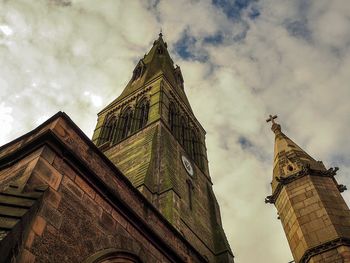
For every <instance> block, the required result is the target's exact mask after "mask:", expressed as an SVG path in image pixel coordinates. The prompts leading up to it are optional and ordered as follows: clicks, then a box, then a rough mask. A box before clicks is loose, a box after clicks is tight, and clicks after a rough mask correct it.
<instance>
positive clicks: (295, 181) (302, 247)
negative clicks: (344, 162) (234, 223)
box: [265, 115, 350, 263]
mask: <svg viewBox="0 0 350 263" xmlns="http://www.w3.org/2000/svg"><path fill="white" fill-rule="evenodd" d="M275 118H277V116H273V117H272V116H271V115H270V118H269V119H268V120H267V121H272V128H271V129H272V131H273V132H274V133H275V149H274V162H273V178H272V183H271V186H272V195H270V196H268V197H266V199H265V202H266V203H271V204H275V206H276V208H277V211H278V215H279V219H280V220H281V222H282V226H283V229H284V231H285V233H286V236H287V239H288V242H289V246H290V248H291V251H292V254H293V257H294V260H295V262H296V263H306V262H310V263H321V262H322V263H342V262H350V210H349V208H348V206H347V204H346V203H345V201H344V199H343V197H342V196H341V194H340V193H341V192H343V191H344V190H346V187H345V186H344V185H340V184H338V183H337V181H336V180H335V178H334V176H335V174H336V171H337V170H338V168H330V169H328V170H327V169H326V168H325V166H324V165H323V163H322V162H321V161H316V160H314V159H313V158H312V157H311V156H310V155H308V154H307V153H306V152H305V151H304V150H302V149H301V148H300V147H299V146H298V145H297V144H296V143H294V142H293V141H292V140H291V139H289V138H288V137H287V136H286V135H285V134H283V133H282V131H281V126H280V125H279V124H277V123H275V122H274V119H275Z"/></svg>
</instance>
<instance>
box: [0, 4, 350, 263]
mask: <svg viewBox="0 0 350 263" xmlns="http://www.w3.org/2000/svg"><path fill="white" fill-rule="evenodd" d="M156 2H157V1H155V2H153V4H154V3H156ZM58 3H61V5H58ZM69 3H70V2H69V1H58V0H56V1H53V0H50V1H44V0H38V1H21V0H13V1H3V2H1V3H0V17H1V18H0V57H1V58H2V59H1V60H0V68H1V71H0V100H1V104H0V121H1V122H2V123H4V127H5V128H3V129H1V132H2V133H1V134H0V138H1V141H0V143H5V142H7V141H9V140H10V139H14V138H15V137H17V136H19V135H21V134H23V133H25V132H27V131H29V130H31V129H32V128H34V126H36V125H37V122H38V120H39V121H42V120H43V119H46V117H48V116H51V115H52V114H54V113H55V112H57V111H59V110H63V111H66V112H67V113H68V114H69V115H70V116H71V117H72V119H73V120H74V121H75V122H76V123H77V124H78V125H79V126H80V127H81V128H82V129H83V130H84V131H85V132H86V133H87V134H88V135H89V136H91V134H92V131H93V129H94V125H95V122H96V113H97V112H98V111H99V110H100V109H101V108H102V107H103V105H106V104H107V103H109V102H110V101H112V100H113V99H114V98H115V97H116V96H118V95H119V94H120V92H121V91H122V89H123V87H124V86H125V84H126V83H127V81H128V80H129V78H130V77H131V73H132V70H133V67H134V66H135V64H136V62H137V61H138V59H140V58H142V57H143V54H144V53H145V52H147V51H148V49H149V48H150V46H151V44H152V42H153V40H154V38H155V37H156V36H157V33H158V32H159V30H160V28H161V27H162V28H163V33H164V35H165V40H166V41H167V42H168V44H169V50H170V51H171V52H172V55H173V58H174V61H175V63H177V64H179V65H180V66H181V69H182V71H183V75H184V79H185V90H186V92H187V94H188V97H189V100H190V103H191V105H192V108H193V110H194V112H195V114H196V116H197V117H198V119H199V121H200V122H201V123H202V125H203V126H204V128H205V129H206V130H207V132H208V134H207V147H208V155H209V161H210V167H211V176H212V178H213V181H214V187H215V191H216V193H217V196H218V199H219V203H220V204H221V210H222V217H223V222H224V227H225V230H226V234H227V236H228V239H229V241H230V243H231V245H232V248H233V250H234V251H235V253H236V258H237V261H239V262H242V263H244V262H247V263H248V262H258V261H261V260H263V261H264V262H271V263H280V262H288V261H289V260H291V259H292V257H291V255H290V252H289V248H288V244H287V241H286V238H285V236H284V233H283V231H282V227H281V224H280V222H278V220H277V219H276V210H275V209H274V208H273V206H267V205H265V204H264V202H263V200H264V198H265V196H266V195H268V194H270V187H269V182H270V180H271V173H272V164H271V163H272V151H273V134H272V133H271V132H270V131H269V127H268V126H267V125H266V124H265V118H266V117H267V114H270V113H276V114H278V115H279V117H280V118H279V119H280V120H279V121H280V122H281V124H282V127H283V129H284V130H285V131H286V133H287V134H288V135H290V137H292V138H293V139H295V141H296V142H297V143H299V144H300V145H301V146H302V147H304V148H305V149H306V150H307V151H308V152H309V153H310V154H311V155H313V156H314V157H315V158H317V159H322V160H323V161H325V163H326V164H327V165H328V166H330V165H338V166H340V168H341V170H340V172H339V173H340V175H339V181H340V183H343V184H348V185H349V184H350V179H349V178H348V177H347V176H346V174H347V172H348V171H350V159H349V157H348V156H349V155H350V146H349V145H350V141H349V140H350V139H349V138H350V137H349V136H348V134H349V127H350V118H349V117H348V115H349V112H350V106H349V105H350V104H349V103H348V98H349V97H350V96H349V95H350V89H349V83H350V74H349V68H350V55H349V54H350V52H349V46H350V23H349V14H350V6H349V5H348V3H347V0H334V1H326V0H319V1H311V2H310V3H305V1H278V0H265V1H259V2H257V3H254V5H255V8H257V9H258V10H259V12H260V15H259V16H258V17H257V18H255V19H253V20H252V19H250V18H249V12H248V11H243V12H242V14H241V15H242V18H241V19H240V20H239V19H238V20H235V21H233V20H232V19H229V18H227V17H226V15H225V14H224V12H223V11H222V10H221V9H220V8H218V7H215V6H213V5H212V4H211V1H209V0H206V1H160V2H159V3H158V5H157V6H155V7H154V6H153V7H152V8H149V5H151V4H150V3H151V2H150V1H149V2H148V3H146V2H145V1H114V0H105V1H103V3H102V2H101V1H94V0H88V1H82V0H75V1H71V4H70V5H69ZM247 10H249V8H248V9H247ZM184 31H186V32H187V34H189V35H190V36H191V37H195V38H196V39H197V42H196V43H195V44H194V45H193V47H191V48H192V51H194V52H198V54H204V53H205V54H206V55H207V57H208V60H206V61H204V62H203V61H202V62H199V61H193V60H184V59H182V58H180V57H179V55H178V54H176V53H175V52H174V48H175V47H174V44H175V43H176V42H177V41H179V40H180V39H181V38H182V36H183V32H184ZM242 32H243V33H246V37H245V38H244V39H241V40H239V41H237V40H236V41H234V39H235V36H237V35H240V34H241V33H242ZM217 33H221V34H222V36H223V41H222V43H219V44H216V45H213V44H208V43H204V42H203V39H205V38H206V37H208V36H213V35H215V34H217ZM43 114H45V115H43ZM244 143H246V144H247V145H248V147H246V148H245V145H243V144H244ZM344 197H345V199H346V200H347V201H348V202H350V195H349V193H345V194H344ZM251 247H254V248H256V251H255V253H254V254H253V253H251Z"/></svg>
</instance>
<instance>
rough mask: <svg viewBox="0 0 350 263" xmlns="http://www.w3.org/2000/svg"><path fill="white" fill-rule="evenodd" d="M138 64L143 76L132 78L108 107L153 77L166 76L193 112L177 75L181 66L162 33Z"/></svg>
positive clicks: (141, 86)
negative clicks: (170, 53) (171, 54)
mask: <svg viewBox="0 0 350 263" xmlns="http://www.w3.org/2000/svg"><path fill="white" fill-rule="evenodd" d="M159 49H161V51H162V52H161V54H159V53H158V50H159ZM138 66H141V67H143V71H142V75H141V77H140V78H137V79H135V80H134V79H133V78H132V79H131V80H130V81H129V83H128V84H127V85H126V87H125V88H124V90H123V92H122V93H121V94H120V95H119V97H118V98H116V99H115V100H114V101H113V102H112V103H110V104H109V105H108V106H107V107H106V108H108V107H110V106H112V105H114V104H116V103H118V102H119V101H121V100H123V99H124V98H126V97H128V96H129V95H130V94H132V93H134V92H135V91H137V90H138V89H140V88H143V87H144V86H145V85H147V83H149V82H150V81H152V80H153V79H156V78H158V77H160V76H164V77H165V78H166V80H167V81H168V82H169V83H170V84H171V86H172V87H173V88H174V90H175V92H176V93H177V94H178V95H179V96H180V98H181V100H182V101H183V102H184V103H185V105H186V106H187V107H188V109H189V110H190V111H191V112H192V109H191V106H190V103H189V101H188V99H187V97H186V94H185V92H184V90H183V88H182V87H181V86H180V84H179V81H178V80H177V77H176V72H180V75H181V71H180V68H179V67H178V66H177V68H175V67H174V62H173V60H172V59H171V57H170V55H169V52H168V50H167V43H166V42H164V40H163V37H162V34H159V38H158V39H157V40H155V41H154V43H153V46H152V48H151V50H150V51H149V52H148V53H147V54H146V55H145V57H144V58H142V59H141V60H140V61H139V62H138V64H137V65H136V67H135V69H136V68H137V67H138Z"/></svg>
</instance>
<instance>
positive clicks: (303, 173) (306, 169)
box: [265, 166, 347, 204]
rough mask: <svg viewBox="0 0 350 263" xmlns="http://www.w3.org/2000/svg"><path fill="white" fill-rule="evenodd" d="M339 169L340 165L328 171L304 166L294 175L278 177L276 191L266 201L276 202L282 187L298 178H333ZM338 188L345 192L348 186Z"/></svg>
mask: <svg viewBox="0 0 350 263" xmlns="http://www.w3.org/2000/svg"><path fill="white" fill-rule="evenodd" d="M338 170H339V168H338V167H334V168H329V169H328V170H327V171H319V170H313V169H311V168H310V167H309V166H303V168H302V170H301V171H298V172H296V173H294V174H292V175H289V176H288V177H283V176H280V177H276V181H277V182H278V185H277V187H276V189H275V191H274V192H273V193H272V195H269V196H267V197H266V198H265V203H266V204H267V203H270V204H274V203H275V202H276V200H277V198H278V196H279V194H280V193H281V191H282V188H283V187H284V186H285V185H287V184H290V183H291V182H294V181H295V180H298V179H299V178H302V177H304V176H307V175H310V176H320V177H330V178H333V177H334V176H335V175H336V174H337V171H338ZM338 189H339V191H340V192H343V191H345V190H346V189H347V188H346V186H345V185H338Z"/></svg>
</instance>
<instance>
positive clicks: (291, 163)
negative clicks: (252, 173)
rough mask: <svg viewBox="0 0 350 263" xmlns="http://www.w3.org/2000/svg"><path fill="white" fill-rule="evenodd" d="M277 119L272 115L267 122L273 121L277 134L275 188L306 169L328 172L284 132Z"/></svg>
mask: <svg viewBox="0 0 350 263" xmlns="http://www.w3.org/2000/svg"><path fill="white" fill-rule="evenodd" d="M276 118H277V116H276V115H275V116H273V117H272V116H271V115H270V118H269V119H267V120H266V121H272V127H271V130H272V131H273V132H274V134H275V146H274V159H273V160H274V161H273V180H272V185H273V188H274V187H275V186H276V183H277V182H278V181H279V180H280V179H281V178H282V179H283V178H286V177H289V176H291V175H293V174H295V173H297V172H300V171H302V170H303V169H306V168H310V169H313V170H317V171H326V167H325V166H324V164H323V163H322V162H321V161H316V160H315V159H314V158H312V157H311V156H310V155H309V154H308V153H306V152H305V151H304V150H303V149H302V148H301V147H300V146H298V145H297V144H296V143H295V142H294V141H292V140H291V139H290V138H288V137H287V136H286V135H285V134H284V133H283V132H282V129H281V125H280V124H278V123H276V122H275V121H274V119H276Z"/></svg>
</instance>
